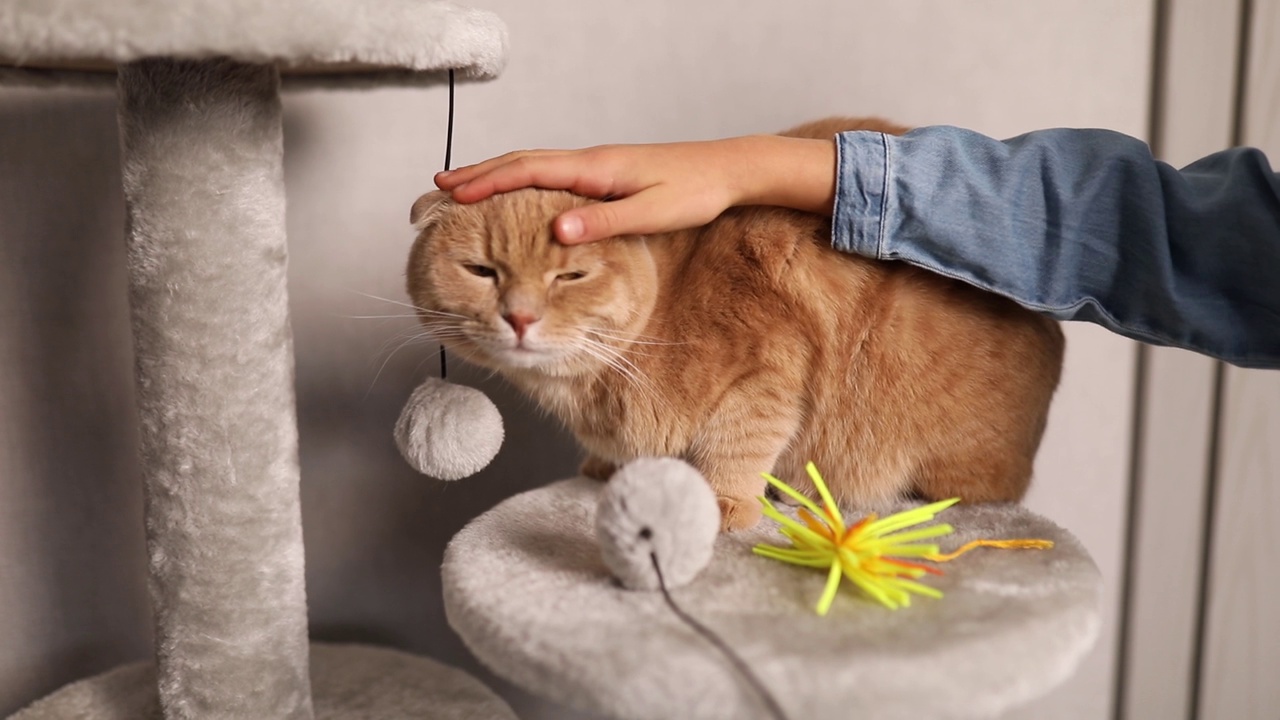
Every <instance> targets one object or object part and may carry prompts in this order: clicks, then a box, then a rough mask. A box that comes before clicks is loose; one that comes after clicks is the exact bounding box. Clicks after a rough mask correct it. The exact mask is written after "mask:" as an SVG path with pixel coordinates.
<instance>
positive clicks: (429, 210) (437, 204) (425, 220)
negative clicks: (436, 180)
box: [409, 190, 453, 230]
mask: <svg viewBox="0 0 1280 720" xmlns="http://www.w3.org/2000/svg"><path fill="white" fill-rule="evenodd" d="M452 205H453V198H452V197H451V196H450V195H449V193H447V192H445V191H443V190H432V191H431V192H429V193H427V194H426V195H423V196H422V197H420V198H418V199H417V201H415V202H414V203H413V208H412V209H411V210H409V222H410V223H411V224H412V225H413V229H414V230H426V229H427V228H428V227H430V226H431V225H432V224H433V223H435V222H436V221H437V220H439V219H440V217H441V216H442V215H444V212H445V210H448V209H449V207H450V206H452Z"/></svg>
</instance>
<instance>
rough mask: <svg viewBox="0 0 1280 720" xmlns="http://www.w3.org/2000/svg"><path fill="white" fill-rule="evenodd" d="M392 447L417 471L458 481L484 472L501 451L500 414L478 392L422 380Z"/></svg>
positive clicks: (446, 383) (438, 381)
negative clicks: (499, 450) (398, 449)
mask: <svg viewBox="0 0 1280 720" xmlns="http://www.w3.org/2000/svg"><path fill="white" fill-rule="evenodd" d="M395 436H396V446H397V447H399V448H400V454H401V455H403V456H404V459H405V460H406V461H407V462H408V463H409V464H410V465H412V466H413V467H414V469H415V470H417V471H418V472H420V473H422V474H424V475H429V476H431V477H433V478H438V479H440V480H460V479H462V478H464V477H468V476H471V475H475V474H476V473H478V472H480V471H481V470H483V469H484V467H485V466H486V465H488V464H489V463H490V462H491V461H492V460H493V458H494V456H496V455H497V454H498V449H499V448H500V447H502V439H503V428H502V415H501V414H499V412H498V408H497V406H495V405H494V404H493V401H492V400H490V399H489V398H488V396H486V395H485V394H484V393H482V392H480V391H479V390H476V389H475V388H471V387H466V386H465V385H455V384H453V383H449V382H445V381H444V380H441V379H439V378H427V380H426V382H424V383H422V385H420V386H418V389H417V390H414V391H413V395H411V396H410V397H409V402H408V403H406V404H405V406H404V410H402V411H401V412H400V419H399V420H398V421H397V422H396V430H395Z"/></svg>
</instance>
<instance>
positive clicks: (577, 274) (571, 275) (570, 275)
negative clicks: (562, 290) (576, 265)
mask: <svg viewBox="0 0 1280 720" xmlns="http://www.w3.org/2000/svg"><path fill="white" fill-rule="evenodd" d="M586 276H587V273H586V271H585V270H575V271H574V272H567V273H560V274H559V275H557V276H556V279H557V280H581V279H582V278H584V277H586Z"/></svg>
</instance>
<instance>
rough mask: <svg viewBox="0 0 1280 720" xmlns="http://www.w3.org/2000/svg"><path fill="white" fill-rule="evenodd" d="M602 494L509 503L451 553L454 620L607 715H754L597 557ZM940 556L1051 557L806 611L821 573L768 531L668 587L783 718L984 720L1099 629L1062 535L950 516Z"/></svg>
mask: <svg viewBox="0 0 1280 720" xmlns="http://www.w3.org/2000/svg"><path fill="white" fill-rule="evenodd" d="M600 492H601V486H600V484H599V483H597V482H594V481H591V480H586V479H575V480H567V481H563V482H559V483H555V484H552V485H550V486H547V487H545V488H542V489H539V490H534V491H531V492H527V493H524V494H522V495H518V496H516V497H513V498H511V499H509V500H507V501H505V502H503V503H501V504H500V505H498V506H497V507H495V508H494V509H493V510H491V511H489V512H488V513H485V514H484V515H482V516H481V517H479V518H477V519H476V520H474V521H472V523H471V524H469V525H468V526H467V527H466V528H464V529H463V530H462V531H461V532H460V533H458V535H457V536H455V538H454V539H453V541H452V543H450V545H449V548H448V550H447V552H446V555H445V561H444V567H443V575H444V599H445V609H446V612H447V615H448V619H449V623H450V624H451V625H452V626H453V627H454V629H455V630H457V632H458V634H459V635H460V636H461V637H462V639H463V641H464V642H465V643H466V644H467V646H468V647H469V648H470V649H471V650H472V652H473V653H475V655H476V656H477V657H478V658H480V660H481V661H482V662H484V663H485V664H486V665H488V666H489V667H491V668H492V669H493V670H494V671H496V672H497V673H499V674H501V675H503V676H505V677H507V678H509V679H510V680H512V681H514V682H516V683H518V684H520V685H522V686H524V687H525V688H527V689H529V690H531V691H533V692H536V693H539V694H542V695H545V696H548V697H550V698H552V699H555V700H558V701H561V702H564V703H566V704H569V705H572V706H575V707H578V708H582V709H585V710H589V711H594V712H598V713H602V714H604V715H606V716H608V717H613V718H625V719H629V720H630V719H636V720H639V719H649V718H651V719H653V720H665V719H669V718H676V717H678V718H689V719H699V718H709V719H710V718H724V719H726V720H728V719H730V718H732V719H735V720H746V719H748V718H764V717H767V715H766V714H765V713H764V711H763V709H762V708H761V707H760V704H759V701H758V700H757V698H756V696H755V695H753V693H752V692H751V691H750V689H749V688H747V687H746V686H745V685H744V684H743V683H742V682H741V681H740V680H739V678H738V677H737V676H736V675H735V674H734V673H733V672H732V670H731V668H730V667H729V665H728V664H727V662H726V661H725V660H724V659H723V658H722V657H721V656H720V655H719V654H717V653H716V652H715V651H714V650H713V649H712V648H711V647H709V646H708V644H707V643H706V642H705V641H704V640H703V639H702V638H701V637H699V636H698V635H696V634H694V632H693V631H691V630H690V629H689V628H688V627H686V626H685V625H683V624H681V623H680V622H679V621H678V619H677V618H676V617H675V616H674V615H673V613H672V612H671V611H670V609H669V608H667V607H666V606H665V605H664V604H663V601H662V598H661V596H660V595H659V594H657V593H652V592H642V591H633V590H626V589H624V588H621V587H619V586H618V584H617V583H616V582H615V581H614V580H613V578H612V577H611V576H610V574H609V572H608V570H607V569H606V568H605V566H604V564H603V562H602V561H601V559H600V553H599V549H598V547H597V546H596V539H595V534H594V532H593V528H594V514H595V508H596V504H597V502H598V499H599V494H600ZM942 520H943V521H945V522H949V523H950V524H952V525H953V526H955V528H956V532H955V533H954V534H953V535H951V536H948V537H947V538H944V539H943V542H942V545H943V549H944V550H947V549H951V548H953V547H955V546H958V545H960V544H961V543H964V542H967V541H968V540H971V539H974V538H979V537H981V538H1010V537H1020V538H1044V539H1049V540H1053V541H1055V542H1056V543H1057V544H1058V545H1057V547H1056V548H1054V549H1052V550H993V549H985V548H984V549H978V550H975V551H973V552H971V553H970V554H968V555H965V556H962V557H961V558H959V559H957V560H955V561H953V562H951V563H949V564H946V565H944V566H943V567H944V569H945V571H946V575H944V576H942V577H937V578H935V577H929V578H928V579H927V580H926V582H928V583H929V584H931V585H933V586H935V587H938V588H939V589H941V590H943V591H944V592H945V593H946V597H944V598H943V599H941V600H931V599H928V598H917V599H916V600H915V601H914V602H913V603H912V606H911V607H909V608H905V609H901V610H896V611H894V610H888V609H886V608H884V607H882V606H880V605H877V604H875V603H873V602H872V601H869V600H866V599H864V598H862V597H861V596H859V595H858V594H857V593H856V592H854V591H853V589H852V587H851V586H849V585H846V586H845V587H843V588H842V589H841V592H840V594H839V596H838V597H837V599H836V602H835V604H834V606H833V607H832V610H831V613H830V614H829V615H828V616H827V617H825V618H823V617H818V616H817V615H816V614H815V613H814V610H813V606H814V603H816V602H817V600H818V597H819V595H820V594H821V590H822V586H823V584H824V582H825V580H826V576H825V573H822V572H819V571H815V570H810V569H805V568H798V567H793V566H790V565H786V564H783V563H780V562H776V561H772V560H766V559H763V558H760V557H757V556H754V555H752V554H751V552H750V548H751V546H752V545H754V544H755V543H757V542H771V543H780V542H781V540H780V538H781V536H780V535H779V534H778V533H777V531H776V529H775V526H774V525H773V524H772V523H770V522H769V521H767V520H765V521H763V522H762V523H761V525H759V526H758V527H757V528H754V529H752V530H750V531H746V532H740V533H733V534H730V535H721V536H720V537H719V539H718V540H717V542H716V547H715V557H714V558H713V559H712V561H711V564H710V565H709V566H708V567H707V568H706V569H705V570H704V571H703V572H702V574H701V575H699V576H698V577H697V579H695V580H694V581H693V582H692V583H691V584H689V585H688V586H686V587H684V588H681V589H679V590H677V591H675V592H674V593H673V594H674V595H675V597H676V600H677V602H679V603H680V604H681V605H682V607H683V608H684V609H685V610H686V611H688V612H689V613H690V614H692V615H693V616H694V617H695V618H697V619H699V620H700V621H702V622H703V623H705V624H707V625H708V626H710V627H711V628H712V629H714V630H715V631H716V632H717V633H719V634H720V635H721V636H722V637H723V638H724V639H725V640H726V641H727V642H728V643H729V645H730V646H732V647H733V648H734V649H735V650H736V651H737V652H738V653H739V654H740V655H741V656H743V657H744V658H745V660H746V662H747V663H749V665H750V666H751V667H752V668H753V669H754V670H755V671H756V673H757V674H758V675H760V676H761V678H762V680H763V681H764V683H765V684H766V685H767V686H768V687H769V688H770V689H771V691H772V692H773V694H774V695H775V696H776V697H778V699H779V700H780V702H781V703H782V705H783V707H784V708H785V709H786V710H787V712H788V714H789V715H790V717H792V718H797V719H798V718H845V717H851V718H859V720H870V719H882V718H895V719H896V718H902V719H904V720H905V719H907V718H910V719H912V720H919V719H920V718H930V719H931V720H934V719H937V718H958V717H990V716H994V715H996V714H998V713H999V712H1001V711H1003V710H1005V709H1007V708H1009V707H1011V706H1014V705H1017V704H1018V703H1021V702H1025V701H1027V700H1029V699H1031V698H1034V697H1036V696H1038V695H1040V694H1043V693H1044V692H1046V691H1048V690H1049V689H1051V688H1052V687H1053V686H1055V685H1056V684H1058V683H1060V682H1061V681H1062V680H1064V679H1066V678H1067V677H1068V676H1069V675H1070V674H1071V673H1072V671H1073V670H1074V668H1075V667H1076V665H1077V663H1079V662H1080V660H1081V658H1082V657H1083V656H1084V655H1085V653H1086V652H1087V651H1088V650H1089V648H1090V647H1091V646H1092V644H1093V642H1094V640H1095V639H1096V636H1097V632H1098V626H1099V602H1100V590H1101V578H1100V575H1099V573H1098V570H1097V568H1096V566H1095V565H1094V564H1093V561H1092V560H1091V559H1090V558H1089V556H1088V554H1087V553H1086V552H1085V551H1084V549H1083V548H1082V547H1081V545H1080V543H1079V542H1078V541H1077V540H1076V539H1075V538H1074V537H1072V536H1071V535H1070V534H1069V533H1067V532H1066V531H1065V530H1063V529H1061V528H1059V527H1057V526H1056V525H1054V524H1053V523H1051V522H1049V521H1048V520H1045V519H1044V518H1042V517H1039V516H1037V515H1035V514H1033V513H1031V512H1030V511H1028V510H1026V509H1024V508H1021V507H1017V506H1003V505H1000V506H996V505H989V506H976V507H974V506H961V507H956V508H952V509H949V510H947V511H946V512H945V513H944V514H943V516H942Z"/></svg>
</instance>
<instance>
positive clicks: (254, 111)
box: [0, 0, 514, 720]
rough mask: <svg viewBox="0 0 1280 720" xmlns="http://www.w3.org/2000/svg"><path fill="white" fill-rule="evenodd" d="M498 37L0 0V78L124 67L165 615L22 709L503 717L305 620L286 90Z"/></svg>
mask: <svg viewBox="0 0 1280 720" xmlns="http://www.w3.org/2000/svg"><path fill="white" fill-rule="evenodd" d="M505 45H506V37H505V29H504V28H503V26H502V24H501V22H500V21H498V20H497V19H496V18H495V17H493V16H492V15H490V14H488V13H483V12H477V11H472V10H466V9H463V8H459V7H457V6H454V5H451V4H448V3H444V2H434V1H431V0H367V1H366V2H352V1H351V0H277V1H276V2H260V1H258V0H177V1H176V2H168V1H167V2H157V1H155V0H134V1H133V2H100V1H99V0H62V1H60V2H57V3H49V2H47V1H46V0H13V1H12V2H7V3H5V4H4V5H3V6H0V68H3V67H4V66H8V68H7V69H4V70H3V71H0V80H8V81H11V82H12V81H17V82H23V83H28V84H32V83H34V84H37V85H40V84H48V83H49V82H50V81H52V82H62V81H69V82H75V83H95V82H96V83H101V84H106V83H111V82H117V79H118V92H119V98H120V106H119V107H120V111H119V117H120V139H121V149H122V159H123V164H124V169H123V172H124V192H125V200H126V207H127V211H128V220H127V223H128V225H127V230H126V236H127V237H126V240H127V245H128V270H129V284H130V288H129V294H130V304H131V311H132V321H133V322H132V325H133V333H134V349H135V366H136V379H137V391H138V412H139V419H140V423H141V438H142V448H141V450H142V466H143V471H144V476H145V477H144V481H145V487H146V492H145V496H146V509H145V517H146V524H147V549H148V553H149V559H150V568H149V569H150V577H149V584H150V589H151V598H152V605H153V610H154V612H155V622H154V627H155V636H156V649H155V658H154V660H155V662H154V665H152V664H148V663H139V664H135V665H129V666H124V667H121V668H117V669H115V670H113V671H110V672H108V673H105V674H103V675H100V676H97V677H94V678H89V679H87V680H82V681H80V682H77V683H73V684H71V685H69V686H67V687H66V688H63V689H62V690H61V691H59V692H57V693H55V694H54V695H51V696H49V697H47V698H45V699H43V700H41V701H38V702H37V703H35V704H34V705H32V706H30V707H29V708H27V709H26V710H23V711H21V712H19V713H18V714H17V715H16V716H14V717H15V718H16V719H20V720H45V719H49V720H53V719H55V718H56V719H58V720H68V719H71V718H77V719H84V720H126V719H127V720H139V719H140V718H152V717H163V718H165V719H166V720H179V719H182V720H185V719H187V718H201V719H202V720H203V719H205V718H213V719H220V718H226V719H228V720H231V719H237V720H239V719H244V718H254V719H262V720H267V719H268V718H269V719H271V720H277V719H280V720H312V718H347V717H378V718H384V717H385V718H392V717H434V718H441V719H445V718H456V719H458V720H462V719H464V718H512V717H514V715H513V714H512V713H511V711H510V709H509V708H507V707H506V706H505V705H504V704H503V703H502V702H501V701H500V700H499V699H498V698H497V697H496V696H494V695H493V694H492V693H490V692H489V691H488V690H486V689H485V688H483V686H481V685H480V684H479V683H478V682H476V681H475V680H472V679H471V678H469V677H467V676H466V675H464V674H462V673H461V672H459V671H456V670H453V669H450V668H447V667H445V666H442V665H439V664H438V663H434V662H432V661H429V660H427V659H425V658H415V657H412V656H409V655H405V654H403V653H395V652H392V651H388V650H380V649H375V648H365V647H354V646H326V645H316V646H314V647H313V646H310V645H309V644H308V642H307V613H306V597H305V589H304V565H303V545H302V527H301V513H300V504H299V491H298V485H299V469H298V456H297V422H296V410H295V405H294V389H293V370H294V366H293V352H292V339H291V332H290V328H289V317H288V295H287V290H286V286H285V275H286V264H287V251H286V247H285V194H284V176H283V152H284V150H283V143H282V129H281V105H280V95H279V91H280V86H281V80H282V76H283V77H284V78H290V79H295V80H300V81H302V82H305V83H309V84H310V85H312V86H316V85H325V86H328V85H337V86H342V85H349V84H359V85H371V84H422V83H431V82H437V81H439V79H441V78H442V77H443V73H442V72H440V71H441V70H444V69H449V68H456V69H460V70H461V71H462V75H463V77H464V78H466V77H470V78H486V77H492V76H494V75H496V74H497V72H498V71H499V70H500V69H501V66H502V64H503V61H504V56H505V50H506V47H505ZM425 170H427V169H424V177H427V174H426V172H425ZM423 571H424V572H428V571H430V568H423ZM87 601H89V600H88V599H87Z"/></svg>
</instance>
